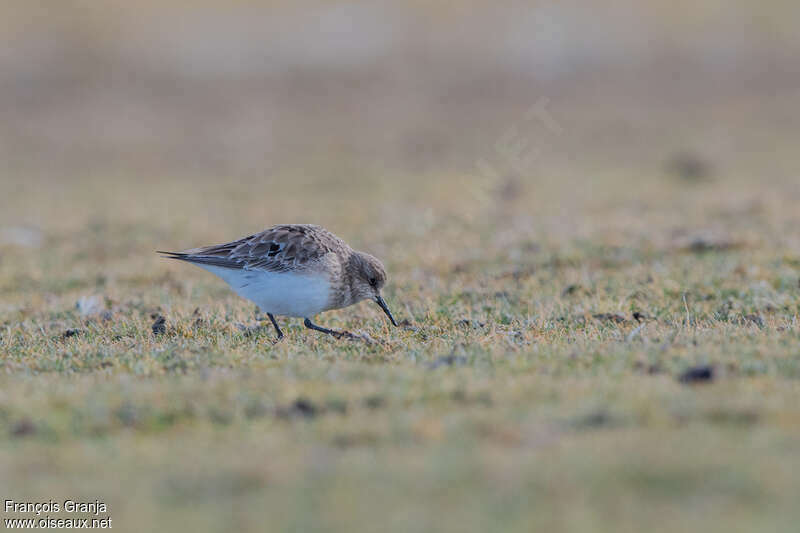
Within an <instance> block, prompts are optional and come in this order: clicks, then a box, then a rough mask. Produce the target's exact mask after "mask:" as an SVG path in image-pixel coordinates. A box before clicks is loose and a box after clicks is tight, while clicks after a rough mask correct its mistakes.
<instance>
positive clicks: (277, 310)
mask: <svg viewBox="0 0 800 533" xmlns="http://www.w3.org/2000/svg"><path fill="white" fill-rule="evenodd" d="M197 266H200V267H202V268H205V269H206V270H208V271H209V272H211V273H213V274H216V275H217V276H219V277H220V278H222V279H223V280H224V281H225V282H226V283H227V284H228V285H230V286H231V288H232V289H233V290H234V291H235V292H236V294H238V295H239V296H241V297H242V298H246V299H247V300H250V301H251V302H254V303H255V304H256V305H257V306H258V307H259V308H260V309H261V310H262V311H264V312H265V313H272V314H273V315H281V316H296V317H312V316H314V315H316V314H317V313H319V312H321V311H324V310H325V309H327V307H328V298H329V293H330V283H329V282H328V280H327V279H325V278H324V277H322V276H311V275H304V274H293V273H289V272H263V271H260V270H237V269H231V268H222V267H217V266H211V265H197Z"/></svg>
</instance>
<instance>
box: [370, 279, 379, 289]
mask: <svg viewBox="0 0 800 533" xmlns="http://www.w3.org/2000/svg"><path fill="white" fill-rule="evenodd" d="M369 284H370V285H372V286H373V287H374V286H375V285H377V284H378V280H377V279H375V278H369Z"/></svg>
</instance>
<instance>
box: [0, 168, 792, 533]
mask: <svg viewBox="0 0 800 533" xmlns="http://www.w3.org/2000/svg"><path fill="white" fill-rule="evenodd" d="M554 172H557V170H555V171H554ZM319 175H320V176H321V177H320V178H317V179H310V178H305V179H302V180H294V179H293V178H294V177H295V176H293V175H292V174H291V173H290V172H288V171H286V172H284V173H283V174H278V175H276V176H275V177H273V178H270V179H269V180H260V181H256V180H251V181H241V180H234V179H230V180H224V179H223V180H213V179H207V180H206V179H195V180H192V181H189V180H185V179H181V178H175V179H170V180H160V179H155V178H144V179H141V178H137V179H129V178H127V177H125V176H116V177H109V176H98V177H93V176H84V177H81V178H75V179H73V180H72V181H70V182H69V186H67V185H65V184H64V183H59V182H53V181H48V180H44V179H42V180H37V179H36V178H34V179H30V178H28V179H22V178H21V177H20V178H17V177H15V176H13V175H12V176H10V177H9V179H8V180H7V182H6V183H5V184H4V187H7V188H8V190H9V191H12V190H13V201H12V196H10V195H3V198H4V200H3V205H2V207H3V215H2V216H3V218H2V223H3V225H4V227H11V226H12V225H19V224H22V225H24V224H26V223H28V224H35V225H36V227H37V228H38V230H39V231H41V232H42V237H43V242H41V243H40V244H37V243H36V242H29V243H25V242H22V243H17V244H13V245H12V244H9V242H6V243H5V244H4V245H3V248H2V249H0V253H1V254H2V255H1V256H0V493H2V495H3V497H4V498H9V497H10V498H13V499H15V500H23V501H24V500H33V501H43V500H44V501H46V500H47V499H49V498H53V499H55V500H56V501H58V500H63V499H65V498H72V499H86V500H91V501H93V500H94V499H100V500H101V501H104V502H106V503H107V504H108V505H109V507H110V511H109V513H108V514H109V515H110V516H111V517H112V518H113V521H114V522H113V524H114V527H115V528H117V529H122V530H126V531H147V530H189V529H190V528H191V529H195V530H198V531H217V530H232V529H234V530H242V531H262V530H265V529H267V530H275V531H278V530H289V531H344V530H354V529H355V530H359V531H364V530H366V531H459V532H461V531H530V530H532V529H534V530H547V531H586V530H592V531H631V532H635V531H642V530H644V529H645V528H647V529H648V530H651V531H676V530H687V529H691V530H704V531H792V530H794V528H795V527H796V524H797V521H798V520H800V512H799V511H798V508H797V505H796V502H797V501H799V500H800V483H798V480H797V476H796V475H794V474H793V473H794V472H797V471H800V387H798V383H799V382H798V378H800V342H798V341H800V326H798V316H799V315H800V299H798V296H800V285H798V279H799V278H800V246H798V241H797V233H796V228H797V224H798V222H800V220H798V215H797V209H796V205H797V200H798V190H797V187H796V184H794V183H793V181H792V180H789V179H785V180H784V179H780V178H777V177H776V178H774V179H773V180H772V181H770V182H769V183H768V185H767V186H765V185H763V184H762V183H755V182H753V181H752V180H749V179H748V177H747V176H743V175H736V174H734V173H731V174H730V175H723V176H716V177H715V178H714V179H712V180H709V181H703V182H697V183H694V182H686V181H683V180H680V179H675V178H672V177H669V176H663V175H661V173H660V172H658V171H652V170H650V173H649V174H647V173H644V174H642V173H636V174H635V173H631V175H630V176H626V175H625V174H624V173H623V174H621V175H618V176H613V177H608V178H605V177H602V176H601V177H600V178H598V179H599V180H600V181H599V182H594V183H589V182H586V181H585V179H583V178H578V177H570V174H569V173H567V172H565V173H564V179H563V180H557V181H546V182H541V183H538V182H535V181H523V182H522V183H521V184H519V183H499V184H497V183H494V184H489V185H490V186H488V187H487V186H485V185H486V184H480V183H477V181H476V180H478V179H479V178H476V177H474V176H473V177H467V176H465V175H463V174H448V173H445V172H433V173H431V174H430V175H389V176H380V177H379V178H374V179H373V178H370V177H368V176H360V175H356V176H354V177H353V178H352V179H350V180H349V181H347V182H346V183H342V182H340V181H338V178H327V177H326V176H335V175H337V173H336V172H334V171H330V172H326V171H321V172H320V173H319ZM514 187H517V188H519V187H521V189H518V190H517V189H515V190H516V192H515V193H514V194H508V193H507V192H504V191H507V190H508V189H509V188H512V189H513V188H514ZM320 190H322V191H324V194H315V193H314V191H320ZM42 191H46V192H44V193H42ZM476 191H478V192H477V193H476ZM481 191H482V192H481ZM354 193H355V198H357V200H355V201H354V200H353V194H354ZM218 198H221V199H223V200H224V201H222V202H220V201H217V200H215V199H218ZM276 198H277V199H279V201H273V199H276ZM20 221H21V222H20ZM286 221H308V222H319V223H322V224H324V225H326V226H327V227H329V228H330V229H332V230H333V231H334V232H336V233H337V234H339V235H340V236H342V237H344V238H345V239H347V240H348V241H350V242H352V243H354V245H356V246H357V247H359V248H364V249H366V250H368V251H371V252H373V253H375V254H376V255H377V256H379V257H381V258H382V259H384V260H385V263H386V265H387V268H388V271H389V273H390V278H389V283H388V286H387V291H386V296H387V301H388V302H389V304H390V306H391V307H392V309H393V311H394V313H395V316H396V317H397V319H398V320H399V321H401V327H400V328H397V329H394V328H391V327H390V326H389V325H388V324H387V322H386V320H385V318H384V317H383V315H382V313H381V312H380V310H379V309H377V307H376V306H374V305H370V304H369V303H362V304H361V305H359V306H356V307H353V308H350V309H346V310H343V311H339V312H331V313H326V314H324V315H322V316H320V317H318V322H319V323H321V324H323V325H326V326H329V327H336V328H348V329H351V330H354V331H360V332H364V333H367V334H368V335H369V336H370V337H371V338H372V339H374V342H371V343H370V342H362V341H358V342H353V341H336V340H335V339H332V338H329V337H326V336H322V335H319V334H316V333H314V332H309V331H307V330H305V329H304V328H303V327H302V325H301V324H300V323H299V322H298V321H286V319H282V325H283V326H284V330H285V332H286V334H287V338H286V339H285V341H284V342H281V343H278V344H274V345H273V344H272V342H271V340H272V338H273V332H272V330H271V327H266V328H263V329H258V328H256V327H255V326H257V325H258V324H259V323H260V318H263V317H259V316H258V315H257V313H255V311H254V309H253V306H252V305H251V304H249V303H247V302H244V301H242V300H240V299H238V298H237V297H236V296H235V295H234V294H233V293H231V292H229V291H228V290H227V289H226V288H225V286H224V285H223V284H222V282H221V281H218V280H216V279H215V278H213V277H212V276H210V275H208V274H207V273H205V272H203V271H201V270H199V269H194V268H192V267H190V266H188V265H183V264H173V263H170V262H167V261H164V260H161V259H159V258H158V257H157V256H156V255H155V254H154V253H153V250H155V249H161V248H167V249H173V248H174V249H180V248H186V247H190V246H196V245H200V244H208V243H212V242H222V241H224V240H228V239H231V238H234V237H237V236H240V235H245V234H247V233H248V232H252V231H256V230H259V229H262V228H263V227H265V226H267V225H269V224H272V223H278V222H286ZM79 301H80V302H82V303H81V306H80V307H79V306H78V305H77V303H78V302H79ZM157 316H163V317H164V319H165V323H164V330H163V332H160V333H158V334H154V332H153V328H152V326H153V323H154V322H155V320H156V317H157ZM697 366H710V367H712V369H713V379H712V380H711V381H708V382H699V383H696V384H686V383H683V382H681V381H679V379H678V377H679V376H680V375H681V374H682V373H683V372H685V371H686V370H687V369H690V368H693V367H697Z"/></svg>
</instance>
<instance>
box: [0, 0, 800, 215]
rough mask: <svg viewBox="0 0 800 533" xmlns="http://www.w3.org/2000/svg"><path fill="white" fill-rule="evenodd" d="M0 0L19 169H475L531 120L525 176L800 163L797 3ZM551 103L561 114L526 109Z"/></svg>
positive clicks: (3, 129)
mask: <svg viewBox="0 0 800 533" xmlns="http://www.w3.org/2000/svg"><path fill="white" fill-rule="evenodd" d="M0 14H1V15H2V16H0V32H1V34H2V36H3V37H2V39H3V46H2V50H0V161H2V165H3V166H2V179H3V181H4V182H5V186H4V188H5V187H7V183H8V181H7V180H8V179H9V177H10V176H11V177H13V176H19V175H24V176H26V177H27V178H31V179H33V178H34V177H35V178H46V179H47V180H48V181H49V182H58V183H60V184H66V183H69V181H70V180H71V179H74V178H75V177H76V176H78V177H81V176H83V177H85V176H87V175H98V174H103V175H105V176H106V177H111V176H114V177H115V179H121V180H129V179H134V180H139V179H141V178H143V177H147V176H153V175H158V176H159V178H160V179H164V180H168V179H171V178H186V177H192V178H199V177H208V176H213V177H214V178H215V179H217V180H220V181H226V182H229V183H231V184H232V186H235V184H236V183H239V182H241V181H242V180H248V181H253V180H259V181H260V180H267V181H269V180H273V179H277V178H279V177H281V176H284V177H285V176H287V175H288V174H292V175H295V176H296V177H299V176H308V177H311V176H313V179H314V180H320V181H323V182H325V183H328V184H330V185H331V186H335V185H336V184H337V183H344V182H346V181H347V180H348V179H349V177H350V176H355V175H358V176H355V177H360V176H362V175H363V177H366V178H369V179H390V177H391V176H395V177H396V174H393V173H399V174H421V173H428V174H435V173H437V172H442V171H446V172H448V173H451V172H452V173H472V174H474V173H475V168H476V160H478V159H480V158H484V159H485V160H487V161H489V162H492V161H491V160H492V158H497V157H498V156H499V157H500V158H501V159H502V158H503V155H502V154H498V153H497V152H498V151H497V150H496V148H495V144H497V142H498V140H500V139H501V138H502V137H503V135H504V134H506V133H508V131H509V129H513V128H516V129H517V131H518V136H519V137H520V138H522V139H523V140H524V141H525V142H527V143H528V147H527V148H526V151H527V152H528V155H530V154H531V153H536V157H535V158H534V159H535V162H534V163H532V164H529V165H527V166H525V167H524V168H521V169H516V170H517V171H516V172H514V170H515V169H514V168H513V167H514V165H513V164H509V161H508V157H506V158H505V159H506V160H505V161H499V162H493V163H492V164H493V165H494V166H496V167H497V170H498V171H499V172H500V173H501V174H508V173H512V172H513V173H516V174H520V176H519V178H520V179H522V180H523V181H524V180H535V179H537V178H538V179H543V176H545V175H548V174H549V175H550V176H552V174H553V170H554V169H557V171H558V172H562V173H564V172H569V171H570V170H575V171H576V172H580V173H581V174H582V179H584V180H586V181H596V180H601V179H602V178H603V174H604V173H605V171H606V170H607V169H613V170H614V171H618V172H624V171H625V170H626V169H630V168H636V167H637V165H641V164H647V165H653V166H657V165H659V164H661V163H663V162H664V161H665V160H669V159H670V158H674V157H678V158H679V159H680V158H683V159H684V160H683V161H673V162H672V164H677V165H678V166H679V167H680V166H681V163H683V165H684V166H687V165H688V166H689V167H694V166H697V167H702V168H690V169H689V173H690V174H692V173H693V171H694V172H695V173H696V172H700V173H704V172H706V171H708V170H710V169H708V168H705V164H706V163H708V164H713V165H714V167H715V170H716V171H728V170H730V169H732V168H736V167H737V166H738V164H739V163H741V160H740V159H741V158H742V157H743V156H746V158H747V160H748V162H749V164H750V170H753V169H754V168H761V169H763V164H764V163H766V162H769V163H770V168H769V173H781V172H783V173H786V172H790V171H794V170H796V168H797V165H796V164H795V162H791V165H789V164H788V163H780V162H777V161H774V160H773V159H774V158H772V157H771V156H772V155H773V153H774V152H773V151H774V150H777V149H780V148H781V147H782V146H780V145H782V144H786V145H789V146H792V145H795V144H796V138H792V137H789V136H788V135H786V134H787V133H797V131H798V124H799V123H800V122H799V121H800V118H799V117H800V111H798V108H800V106H798V105H797V104H798V98H797V97H798V87H800V62H798V61H797V57H798V53H800V32H798V31H797V30H798V27H797V26H798V24H797V20H798V17H800V6H798V5H797V3H796V2H791V1H789V0H786V1H782V0H770V1H769V2H766V3H754V2H745V1H730V0H727V1H723V0H703V1H702V2H689V1H678V2H666V1H655V2H646V3H644V2H636V1H634V0H617V1H615V2H603V3H596V2H586V1H579V0H569V1H565V2H549V1H548V2H503V3H496V2H482V1H475V0H472V1H464V2H455V3H434V4H431V3H428V2H415V1H410V2H380V1H379V2H346V3H345V2H326V1H318V2H302V3H294V2H282V1H273V2H254V1H244V0H235V1H231V2H213V1H199V2H197V1H195V2H183V1H181V0H171V1H168V2H149V1H144V2H135V3H132V2H124V1H121V0H119V1H117V0H104V1H102V2H93V1H80V0H75V1H63V2H46V3H41V2H14V1H11V2H9V1H8V0H6V2H4V3H3V6H2V7H0ZM537 103H539V104H542V103H546V107H547V110H548V112H549V113H550V114H551V115H552V118H553V119H554V120H556V121H557V122H558V125H559V128H558V130H555V129H552V128H547V127H542V126H543V125H544V126H546V124H544V123H543V122H542V121H541V120H538V119H536V120H526V118H528V119H529V118H530V117H526V112H528V111H529V109H530V108H531V106H535V105H536V104H537ZM556 132H557V133H558V134H555V133H556ZM781 139H783V140H781ZM507 144H508V143H507ZM776 144H777V145H779V146H776ZM687 152H690V153H687ZM754 155H757V156H758V157H753V156H754ZM700 159H702V160H703V161H699V160H700ZM705 160H707V161H705ZM693 164H694V165H693ZM682 168H683V167H682ZM520 170H522V171H523V172H519V171H520ZM592 170H594V171H592ZM685 170H686V169H685V168H683V171H685ZM287 173H288V174H287ZM752 176H753V178H754V179H755V178H758V179H764V178H767V177H769V176H764V173H763V172H759V173H758V175H756V174H755V173H754V174H753V175H752ZM4 192H13V191H9V190H7V189H6V190H5V191H4ZM40 192H41V193H43V194H44V195H47V193H46V192H45V191H40ZM108 194H109V195H111V194H113V193H112V192H111V191H109V192H108ZM4 196H5V197H6V198H8V195H4ZM34 211H35V207H34ZM30 216H33V213H31V215H30ZM29 222H35V220H33V219H31V220H29Z"/></svg>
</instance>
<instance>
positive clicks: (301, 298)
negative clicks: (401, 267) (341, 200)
mask: <svg viewBox="0 0 800 533" xmlns="http://www.w3.org/2000/svg"><path fill="white" fill-rule="evenodd" d="M158 253H161V254H164V255H165V256H167V257H169V258H171V259H180V260H181V261H187V262H189V263H194V264H195V265H197V266H199V267H201V268H204V269H206V270H208V271H209V272H211V273H213V274H216V275H217V276H219V277H220V278H222V279H223V280H224V281H225V282H226V283H227V284H228V285H230V287H231V288H232V289H233V290H234V292H236V294H238V295H239V296H241V297H242V298H245V299H247V300H250V301H252V302H254V303H255V304H256V305H257V306H258V307H259V308H260V309H261V310H262V311H263V312H265V313H266V314H267V316H268V317H269V319H270V321H271V322H272V325H273V326H274V327H275V331H276V332H277V334H278V339H281V338H283V332H282V331H281V328H280V327H279V326H278V322H277V321H276V320H275V315H281V316H290V317H300V318H303V319H304V320H303V324H305V326H306V327H307V328H309V329H313V330H316V331H321V332H322V333H327V334H329V335H333V336H334V337H336V338H341V337H343V336H348V337H354V335H352V334H351V333H348V332H346V331H334V330H331V329H327V328H323V327H321V326H317V325H316V324H314V323H313V322H311V317H313V316H314V315H316V314H317V313H321V312H322V311H329V310H331V309H341V308H343V307H347V306H350V305H353V304H355V303H358V302H360V301H361V300H366V299H371V300H374V301H375V302H377V304H378V305H379V306H380V307H381V309H383V312H384V313H386V316H388V317H389V320H390V321H391V323H392V324H393V325H394V326H397V322H395V320H394V317H393V316H392V313H391V312H390V311H389V307H388V306H387V305H386V302H385V301H384V300H383V298H382V297H381V288H383V285H384V283H386V269H385V268H384V267H383V264H382V263H381V262H380V261H379V260H378V259H376V258H375V257H373V256H371V255H369V254H367V253H364V252H358V251H355V250H353V249H352V248H350V246H348V245H347V243H346V242H344V241H343V240H342V239H340V238H339V237H337V236H336V235H334V234H333V233H331V232H330V231H328V230H326V229H325V228H323V227H322V226H315V225H311V224H285V225H279V226H272V227H271V228H269V229H266V230H264V231H262V232H261V233H256V234H255V235H250V236H249V237H245V238H243V239H239V240H238V241H233V242H229V243H227V244H219V245H216V246H204V247H202V248H193V249H191V250H185V251H183V252H158Z"/></svg>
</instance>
